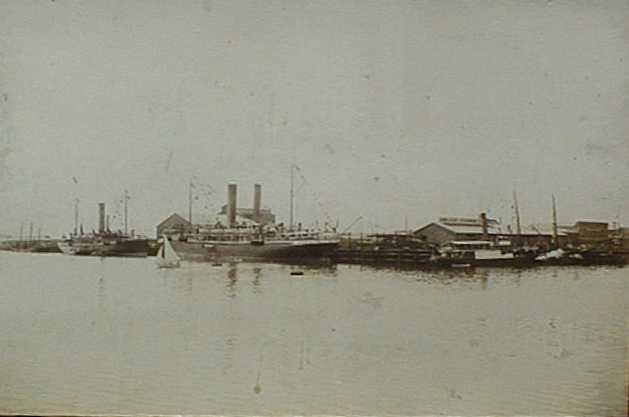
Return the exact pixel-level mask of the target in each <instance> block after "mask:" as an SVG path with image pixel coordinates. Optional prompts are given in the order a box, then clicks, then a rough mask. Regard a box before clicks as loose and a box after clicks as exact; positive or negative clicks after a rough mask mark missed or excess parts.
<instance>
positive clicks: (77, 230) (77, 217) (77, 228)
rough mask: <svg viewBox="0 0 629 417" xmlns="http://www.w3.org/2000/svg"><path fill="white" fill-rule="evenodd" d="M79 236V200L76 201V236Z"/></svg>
mask: <svg viewBox="0 0 629 417" xmlns="http://www.w3.org/2000/svg"><path fill="white" fill-rule="evenodd" d="M78 235H79V199H78V198H75V199H74V236H78Z"/></svg>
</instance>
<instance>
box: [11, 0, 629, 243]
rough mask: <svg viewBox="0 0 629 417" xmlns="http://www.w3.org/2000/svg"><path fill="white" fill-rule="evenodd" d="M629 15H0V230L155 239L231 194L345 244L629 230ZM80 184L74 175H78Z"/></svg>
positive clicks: (448, 11) (584, 8)
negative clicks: (474, 230)
mask: <svg viewBox="0 0 629 417" xmlns="http://www.w3.org/2000/svg"><path fill="white" fill-rule="evenodd" d="M627 22H629V2H627V1H626V0H618V1H614V0H606V1H600V2H599V1H576V0H570V1H513V2H509V1H494V2H491V1H488V2H455V1H437V0H435V1H401V0H400V1H384V0H383V1H365V0H360V1H344V0H336V1H316V2H306V1H294V0H292V1H288V0H287V1H256V2H249V1H231V0H230V1H220V0H205V1H200V0H198V1H193V0H190V1H103V2H100V1H99V2H96V1H89V2H74V1H67V0H55V1H25V0H14V1H12V0H4V1H2V2H0V232H5V233H6V232H8V233H13V234H16V233H18V231H19V226H20V223H22V222H24V224H26V225H28V223H29V222H31V221H32V222H34V224H35V228H37V227H38V226H39V225H41V227H42V229H43V231H44V232H45V233H49V234H54V235H59V234H60V233H62V232H64V231H69V230H71V228H72V227H73V218H74V214H73V200H74V199H75V198H79V199H80V201H81V203H80V208H81V219H82V221H83V223H84V224H85V227H86V229H92V228H96V226H97V203H98V202H99V201H104V202H106V203H107V206H108V212H109V213H110V214H111V216H112V217H113V216H117V217H116V218H112V227H116V226H121V224H122V222H121V218H120V216H119V215H120V214H121V213H122V210H121V198H122V195H123V192H124V189H125V188H126V189H128V190H129V194H130V196H131V200H130V201H129V215H130V219H129V220H130V223H131V225H132V226H133V227H134V228H136V229H137V230H139V231H143V232H145V233H153V231H154V226H155V225H156V224H157V223H159V221H161V220H162V219H163V218H165V217H167V216H168V215H169V214H171V213H172V212H175V211H177V212H181V213H183V214H187V210H188V209H187V205H188V203H187V200H188V197H187V196H188V183H189V181H190V179H191V178H193V177H194V178H195V179H194V182H195V183H196V184H197V186H196V188H195V190H196V191H195V195H196V197H197V198H198V199H196V200H195V205H194V213H195V219H196V220H199V221H200V220H203V219H207V218H208V217H209V216H210V215H211V214H213V213H214V212H215V211H216V210H218V209H219V208H220V206H221V205H222V204H224V203H225V201H226V184H227V183H228V182H235V183H237V184H238V185H239V196H238V198H239V206H246V207H250V206H251V205H252V200H253V195H252V194H253V184H254V183H255V182H259V183H261V184H262V185H263V205H264V206H267V207H270V208H272V209H273V211H274V212H275V213H276V214H277V215H278V217H279V220H284V221H286V220H287V217H288V210H289V198H288V197H289V175H288V174H289V172H290V166H291V163H293V162H294V163H296V164H297V165H298V166H299V168H300V170H299V173H298V175H296V188H297V189H298V192H297V199H296V200H297V203H296V213H297V214H296V216H297V219H298V220H300V221H303V222H304V223H305V224H310V223H311V222H314V221H315V220H319V221H320V222H324V221H326V219H330V220H331V221H336V220H337V219H339V221H340V223H341V228H343V227H344V226H348V225H349V224H350V223H352V221H353V220H354V219H356V218H357V217H359V216H363V220H362V221H359V222H358V223H357V225H356V226H355V227H354V228H353V229H352V231H356V232H361V231H365V232H367V231H371V230H379V231H381V230H393V229H401V228H403V227H404V223H405V218H407V221H408V225H409V227H416V226H419V225H422V224H424V223H427V222H429V221H432V220H436V219H437V218H438V217H439V216H444V215H450V216H477V215H478V213H479V212H480V211H487V212H488V213H489V214H490V216H492V217H496V218H502V219H503V222H505V223H509V222H511V221H512V208H511V207H512V192H513V190H514V188H515V189H517V192H518V198H519V202H520V211H521V214H522V222H523V224H529V223H543V222H546V223H547V222H550V221H551V194H552V193H555V194H556V196H557V201H558V210H559V220H560V222H562V223H571V222H573V221H574V220H576V219H580V218H587V219H603V220H609V221H614V220H618V221H620V222H622V223H624V224H625V225H627V224H629V67H628V65H627V63H628V59H629V57H628V51H629V47H628V45H629V25H628V24H627ZM73 177H74V178H75V179H76V180H74V179H73Z"/></svg>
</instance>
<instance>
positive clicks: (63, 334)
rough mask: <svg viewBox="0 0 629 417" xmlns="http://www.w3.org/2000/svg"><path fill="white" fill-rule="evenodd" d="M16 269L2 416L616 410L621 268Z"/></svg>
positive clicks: (8, 288)
mask: <svg viewBox="0 0 629 417" xmlns="http://www.w3.org/2000/svg"><path fill="white" fill-rule="evenodd" d="M29 259H30V258H28V257H26V256H22V255H20V256H13V255H7V256H4V257H3V254H1V253H0V261H2V262H0V265H2V268H3V271H2V273H0V285H2V288H3V294H0V299H1V300H2V303H0V329H2V331H1V332H0V334H1V336H2V340H4V341H5V346H6V349H5V350H4V351H3V357H4V359H3V361H2V362H0V371H1V370H2V368H3V366H4V368H5V371H7V370H8V371H7V372H4V378H3V379H2V385H3V387H6V389H2V390H0V413H2V412H3V411H4V412H6V411H21V412H24V413H32V414H39V413H50V414H61V413H63V412H64V411H67V410H76V412H77V414H80V413H94V414H100V415H108V414H109V413H112V412H118V413H124V414H138V413H150V412H154V411H158V412H160V413H163V414H175V413H177V411H179V410H181V408H182V407H185V409H186V412H188V413H190V414H194V413H203V412H207V410H211V411H215V412H217V413H220V414H234V415H252V414H256V413H257V414H268V415H271V414H273V415H274V414H281V415H289V414H290V415H294V414H296V413H297V414H298V413H303V412H309V413H312V414H314V413H316V414H326V415H338V414H343V413H353V414H371V415H373V414H376V415H379V414H387V413H390V414H395V415H427V414H436V413H438V412H440V411H442V412H443V413H445V414H452V415H456V414H474V415H487V414H501V415H511V414H527V415H591V414H600V415H602V414H605V415H619V414H622V412H623V411H624V408H623V407H624V405H623V401H624V400H625V397H624V396H623V393H624V391H623V389H624V375H623V367H622V366H620V367H619V366H618V364H619V363H623V361H624V356H625V344H626V343H625V323H624V321H625V320H624V316H625V315H624V312H625V305H624V303H623V298H622V295H623V294H624V293H623V291H625V288H626V279H625V276H626V272H627V269H625V270H618V269H612V268H599V269H595V268H591V269H587V268H563V269H562V268H556V269H554V270H553V269H552V268H546V269H540V270H535V269H531V270H521V271H516V270H506V269H504V270H498V269H482V268H477V269H466V270H456V271H452V270H450V271H437V270H432V271H422V270H406V271H398V270H394V269H386V268H371V267H360V266H345V265H339V266H337V267H333V266H314V267H313V266H303V265H302V266H299V265H291V266H287V265H279V264H256V263H239V264H237V263H230V264H227V263H225V264H224V266H222V267H220V268H216V267H214V265H210V264H203V263H187V262H184V263H183V264H182V268H180V269H176V270H169V271H160V272H156V270H157V268H155V265H154V264H153V263H152V262H146V263H143V262H142V261H137V260H125V259H115V260H114V259H112V260H108V261H107V262H106V263H100V262H97V261H95V260H89V259H78V258H76V259H73V258H70V259H67V258H62V257H58V258H53V257H51V258H50V263H46V262H43V261H42V262H41V268H39V269H37V268H36V266H37V265H35V266H33V265H32V262H29ZM60 259H61V261H60ZM62 266H63V268H62ZM293 270H300V271H303V272H304V276H301V277H292V276H291V275H290V272H291V271H293ZM55 273H56V275H54V274H55ZM53 275H54V276H53ZM50 276H53V277H54V279H42V277H50ZM334 276H337V277H338V278H332V277H334ZM16 277H17V278H16ZM162 278H163V279H162ZM575 279H578V280H579V281H578V282H575ZM239 283H240V286H239ZM236 294H237V295H238V297H236ZM93 320H96V323H97V324H96V327H94V328H92V327H91V326H89V323H90V322H91V321H93ZM173 336H174V337H173ZM263 355H264V357H263ZM57 387H63V389H59V388H57ZM110 404H114V405H110ZM345 404H349V405H348V406H345ZM114 407H118V408H119V409H118V410H113V408H114ZM593 411H599V413H594V412H593ZM9 414H11V413H9Z"/></svg>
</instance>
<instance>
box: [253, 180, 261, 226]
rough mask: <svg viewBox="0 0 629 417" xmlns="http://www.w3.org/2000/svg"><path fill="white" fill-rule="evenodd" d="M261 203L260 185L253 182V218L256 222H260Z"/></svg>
mask: <svg viewBox="0 0 629 417" xmlns="http://www.w3.org/2000/svg"><path fill="white" fill-rule="evenodd" d="M261 204H262V186H261V185H260V184H255V185H254V186H253V220H254V221H255V222H256V223H260V220H261V217H262V216H261V215H260V209H261Z"/></svg>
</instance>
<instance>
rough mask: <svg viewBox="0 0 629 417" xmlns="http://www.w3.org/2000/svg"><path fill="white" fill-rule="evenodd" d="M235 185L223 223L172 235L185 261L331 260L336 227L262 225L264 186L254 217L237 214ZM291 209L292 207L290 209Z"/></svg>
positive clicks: (257, 193)
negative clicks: (243, 217) (326, 228)
mask: <svg viewBox="0 0 629 417" xmlns="http://www.w3.org/2000/svg"><path fill="white" fill-rule="evenodd" d="M236 192H237V188H236V185H235V184H229V186H228V192H227V207H226V210H227V213H226V218H225V219H223V220H224V223H223V222H221V221H219V222H217V224H214V225H205V226H198V227H197V228H196V230H194V232H187V233H178V234H171V235H170V238H171V243H172V246H173V249H174V250H175V252H177V254H178V255H179V256H180V257H181V258H183V259H185V260H194V261H212V260H230V259H237V260H278V261H279V260H281V261H289V262H290V261H293V262H306V261H313V260H315V261H319V260H329V259H330V258H331V257H332V256H333V254H334V251H335V250H336V248H337V246H338V244H339V240H338V238H337V236H336V233H335V232H334V231H333V230H324V231H320V230H302V229H301V227H297V228H293V227H288V228H285V227H283V226H282V225H275V224H263V223H262V222H260V219H261V214H260V213H261V206H260V203H261V187H260V185H257V184H256V186H255V188H254V207H253V219H242V218H238V216H237V215H236ZM291 212H292V209H291Z"/></svg>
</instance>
